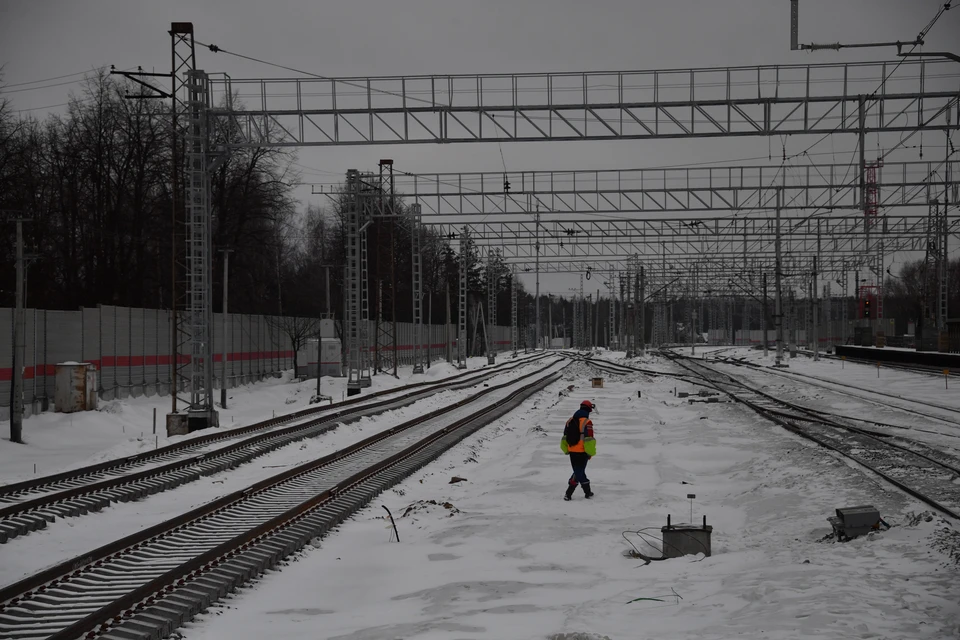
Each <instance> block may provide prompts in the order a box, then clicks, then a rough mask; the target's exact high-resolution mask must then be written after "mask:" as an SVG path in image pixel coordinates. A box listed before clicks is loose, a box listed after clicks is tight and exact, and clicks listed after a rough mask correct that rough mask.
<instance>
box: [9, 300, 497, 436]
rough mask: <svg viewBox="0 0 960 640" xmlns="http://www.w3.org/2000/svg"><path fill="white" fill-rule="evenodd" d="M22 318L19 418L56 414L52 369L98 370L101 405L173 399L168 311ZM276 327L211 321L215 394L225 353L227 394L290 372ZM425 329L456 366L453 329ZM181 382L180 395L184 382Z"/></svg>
mask: <svg viewBox="0 0 960 640" xmlns="http://www.w3.org/2000/svg"><path fill="white" fill-rule="evenodd" d="M13 316H14V310H13V309H0V407H9V406H10V392H11V386H12V384H11V381H12V379H13ZM24 316H25V319H24V325H25V331H24V352H23V354H22V357H23V362H22V363H20V365H21V366H22V367H23V397H24V415H32V414H34V413H37V412H39V411H45V410H46V409H47V408H50V409H52V408H53V407H52V405H53V397H54V374H55V365H56V364H57V363H60V362H90V363H92V364H94V365H96V367H97V373H98V378H99V381H98V384H99V390H98V393H99V395H100V397H101V398H103V399H104V400H112V399H115V398H125V397H129V396H140V395H155V394H159V395H167V394H169V393H170V387H171V380H170V377H171V367H170V363H171V356H170V351H171V348H170V342H171V339H172V335H171V331H172V328H171V318H170V312H169V311H164V310H160V309H133V308H130V307H115V306H110V305H101V306H98V307H94V308H84V309H80V310H79V311H46V310H43V309H26V310H25V311H24ZM281 322H283V320H281V319H279V318H274V317H270V316H260V315H243V314H233V313H231V314H228V316H227V326H226V331H224V329H223V327H224V325H223V316H222V314H219V313H218V314H214V320H213V334H214V363H215V366H214V378H215V381H214V385H215V386H217V387H219V386H220V379H221V376H222V368H221V363H222V359H223V358H222V354H223V348H224V346H226V347H227V363H226V364H227V366H226V382H227V386H228V387H235V386H238V385H241V384H247V383H250V382H254V381H257V380H262V379H263V378H265V377H267V376H273V375H277V374H279V373H280V372H281V371H284V370H287V369H292V368H293V359H294V350H293V345H292V343H291V341H290V338H289V337H288V335H287V334H286V332H285V331H284V330H283V328H282V326H281ZM424 329H425V330H424V334H425V335H424V340H425V342H424V344H425V346H429V353H430V356H431V360H437V359H440V358H445V357H446V355H447V341H448V340H449V344H450V348H451V352H452V353H453V357H454V358H456V351H455V348H456V327H450V330H449V333H445V331H444V329H445V327H444V326H443V325H425V327H424ZM493 329H494V331H493V334H494V343H495V346H496V350H497V351H505V350H507V349H509V348H510V327H494V328H493ZM374 330H375V327H374V326H373V323H371V327H370V335H371V336H374V335H376V334H375V333H374ZM413 335H414V333H413V324H412V323H398V326H397V352H398V357H399V360H400V363H401V364H405V365H410V364H412V363H413ZM447 336H449V338H448V337H447ZM224 338H225V339H224ZM224 343H226V344H224ZM182 357H184V356H181V358H182ZM179 382H180V388H181V389H183V381H182V380H181V381H179ZM7 417H8V416H6V415H4V416H0V418H2V419H7Z"/></svg>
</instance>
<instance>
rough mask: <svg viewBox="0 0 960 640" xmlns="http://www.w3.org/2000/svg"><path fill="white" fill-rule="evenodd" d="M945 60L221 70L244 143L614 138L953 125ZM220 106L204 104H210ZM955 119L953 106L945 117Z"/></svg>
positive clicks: (223, 115)
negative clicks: (862, 99) (474, 70)
mask: <svg viewBox="0 0 960 640" xmlns="http://www.w3.org/2000/svg"><path fill="white" fill-rule="evenodd" d="M954 78H955V73H954V71H953V67H952V66H951V65H950V62H949V61H945V60H938V59H934V60H911V61H904V60H895V61H889V62H860V63H847V64H811V65H802V64H800V65H771V66H747V67H714V68H702V69H670V70H656V71H655V70H651V71H591V72H576V73H531V74H490V75H474V74H470V75H414V76H382V77H354V78H276V79H271V78H253V79H237V78H226V77H225V78H222V79H220V80H219V81H218V82H217V84H216V85H215V89H216V93H217V96H218V97H222V96H234V97H236V98H239V102H242V103H244V104H246V105H247V107H246V108H245V109H238V108H232V107H227V108H221V109H217V110H216V111H215V117H217V118H220V119H223V120H226V121H228V122H229V123H230V125H231V126H233V127H235V130H236V131H237V132H238V135H240V136H242V142H241V143H240V144H247V145H252V146H262V145H270V146H335V145H370V144H403V143H450V142H498V141H501V142H502V141H536V140H614V139H649V138H703V137H730V136H766V135H780V134H783V135H786V134H802V133H813V134H817V133H856V132H859V130H860V123H859V122H858V116H857V106H858V96H861V95H863V96H867V97H868V101H867V107H868V114H867V115H868V122H867V124H866V131H867V132H869V133H872V132H901V131H913V130H916V129H918V128H921V129H922V128H927V129H938V130H943V129H945V128H957V124H956V123H958V121H960V118H953V119H952V122H953V124H951V121H950V120H948V119H947V114H948V113H949V112H950V111H952V110H956V109H957V101H956V98H957V91H956V84H955V82H952V81H953V79H954ZM222 102H223V101H219V100H215V101H214V104H220V103H222ZM957 115H960V112H958V113H957Z"/></svg>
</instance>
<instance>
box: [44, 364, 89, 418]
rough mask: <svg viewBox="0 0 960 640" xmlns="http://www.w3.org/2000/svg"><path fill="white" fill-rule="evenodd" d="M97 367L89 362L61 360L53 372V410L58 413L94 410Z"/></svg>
mask: <svg viewBox="0 0 960 640" xmlns="http://www.w3.org/2000/svg"><path fill="white" fill-rule="evenodd" d="M97 386H98V385H97V367H96V365H94V364H91V363H89V362H61V363H59V364H57V365H56V372H55V374H54V410H55V411H57V412H58V413H73V412H75V411H95V410H96V408H97Z"/></svg>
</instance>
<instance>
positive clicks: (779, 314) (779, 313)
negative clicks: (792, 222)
mask: <svg viewBox="0 0 960 640" xmlns="http://www.w3.org/2000/svg"><path fill="white" fill-rule="evenodd" d="M774 269H775V271H774V274H773V275H774V285H773V286H774V289H775V290H774V295H775V296H776V309H775V314H776V315H775V316H774V318H773V321H774V323H775V325H776V328H777V356H776V362H775V363H774V366H776V367H785V366H787V365H785V364H783V298H782V294H781V291H780V289H781V277H782V273H781V272H782V267H781V264H780V187H777V227H776V261H775V263H774Z"/></svg>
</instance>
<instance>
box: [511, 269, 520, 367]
mask: <svg viewBox="0 0 960 640" xmlns="http://www.w3.org/2000/svg"><path fill="white" fill-rule="evenodd" d="M512 270H513V271H512V273H511V274H510V346H511V348H512V349H513V355H514V356H516V355H517V347H518V345H517V338H518V337H519V336H518V333H519V326H518V321H517V268H516V267H512Z"/></svg>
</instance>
